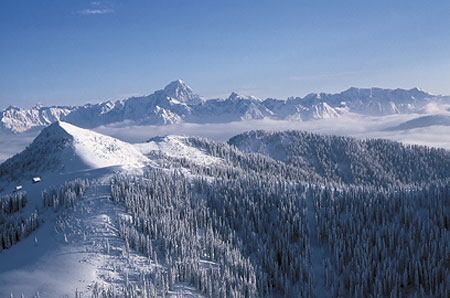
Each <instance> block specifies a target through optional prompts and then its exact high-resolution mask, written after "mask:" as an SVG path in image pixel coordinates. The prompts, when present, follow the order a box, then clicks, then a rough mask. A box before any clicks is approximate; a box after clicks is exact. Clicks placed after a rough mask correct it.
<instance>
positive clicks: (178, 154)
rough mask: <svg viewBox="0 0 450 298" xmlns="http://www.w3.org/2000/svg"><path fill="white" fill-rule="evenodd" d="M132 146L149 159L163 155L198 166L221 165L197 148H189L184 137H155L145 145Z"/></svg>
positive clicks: (217, 160) (217, 159) (216, 159)
mask: <svg viewBox="0 0 450 298" xmlns="http://www.w3.org/2000/svg"><path fill="white" fill-rule="evenodd" d="M134 146H135V147H136V149H138V150H139V151H140V152H141V153H142V154H144V155H145V156H147V157H149V158H150V159H155V158H159V157H160V156H161V155H163V156H166V157H171V158H177V159H188V160H189V161H191V162H193V163H195V164H199V165H212V164H221V163H223V161H222V160H221V159H219V158H216V157H213V156H211V155H209V154H207V153H206V152H204V151H202V150H200V149H198V148H195V147H192V146H189V145H188V144H187V143H186V137H180V136H166V137H155V138H152V139H150V140H149V141H148V142H146V143H141V144H135V145H134Z"/></svg>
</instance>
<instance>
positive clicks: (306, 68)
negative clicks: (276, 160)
mask: <svg viewBox="0 0 450 298" xmlns="http://www.w3.org/2000/svg"><path fill="white" fill-rule="evenodd" d="M449 33H450V1H447V0H445V1H444V0H435V1H419V0H410V1H403V0H399V1H396V0H390V1H385V0H379V1H362V0H359V1H345V0H343V1H321V0H316V1H312V0H311V1H302V0H298V1H291V0H273V1H265V0H259V1H250V0H239V1H235V0H226V1H223V0H217V1H213V0H209V1H206V0H205V1H203V0H178V1H175V0H145V1H144V0H130V1H119V0H111V1H107V0H104V1H102V0H99V1H82V0H77V1H75V0H28V1H24V0H3V1H1V2H0V38H1V43H0V109H1V108H5V107H7V106H9V105H17V106H21V107H29V106H32V105H34V104H36V103H38V102H40V103H43V104H45V105H65V104H74V105H76V104H85V103H88V102H91V103H95V102H99V101H104V100H116V99H121V98H126V97H129V96H131V95H138V94H149V93H152V92H153V91H155V90H157V89H161V88H163V87H164V86H165V85H166V84H168V83H169V82H171V81H173V80H176V79H182V80H184V81H185V82H187V83H188V84H189V85H190V86H191V87H192V88H193V89H194V90H195V91H196V92H197V93H199V94H200V95H203V96H205V97H207V98H211V97H226V96H227V95H229V94H230V93H231V92H232V91H236V92H238V93H242V94H247V95H255V96H258V97H261V98H267V97H275V98H281V99H283V98H287V97H288V96H304V95H306V94H307V93H311V92H322V91H323V92H330V93H334V92H339V91H342V90H345V89H347V88H349V87H351V86H355V87H375V86H376V87H384V88H397V87H399V88H412V87H415V86H417V87H420V88H422V89H425V90H427V91H430V92H432V93H437V94H450V84H449V83H450V82H449V79H450V38H449V36H450V34H449Z"/></svg>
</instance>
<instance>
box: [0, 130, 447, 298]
mask: <svg viewBox="0 0 450 298" xmlns="http://www.w3.org/2000/svg"><path fill="white" fill-rule="evenodd" d="M63 128H64V125H63ZM64 131H66V132H67V133H69V135H70V136H72V137H73V138H74V139H76V137H77V136H76V135H75V136H74V134H76V132H77V130H75V129H73V128H71V127H66V128H65V129H64ZM47 132H48V131H47ZM47 132H46V133H47ZM51 132H52V131H51V130H50V133H51ZM57 132H61V131H60V130H59V129H58V130H57ZM86 134H87V133H86V132H83V135H86ZM62 135H63V139H65V140H70V138H68V137H67V135H65V134H62ZM42 140H54V138H50V137H48V138H47V139H42ZM173 141H174V139H173V138H172V139H171V138H169V137H166V138H159V139H152V140H150V142H149V143H148V144H141V145H139V146H137V147H136V148H138V149H139V148H140V149H139V150H143V149H142V148H146V150H144V151H145V152H143V154H144V155H145V156H146V158H148V159H149V160H150V159H151V160H152V163H145V164H143V166H144V165H145V168H143V172H136V171H125V170H124V171H121V172H115V174H113V175H112V176H111V174H110V176H108V177H109V178H108V179H107V180H105V177H103V178H102V179H100V178H101V177H90V176H89V175H88V176H87V177H90V178H89V179H86V180H77V181H74V182H70V183H66V184H65V185H63V186H62V187H60V188H59V189H57V188H54V187H51V188H49V189H47V190H45V191H43V192H42V198H40V199H39V200H36V199H35V198H34V199H33V201H32V203H31V204H30V200H31V198H29V197H28V196H27V195H26V193H21V192H19V193H17V194H15V195H11V196H4V197H2V198H1V202H2V204H1V205H0V207H1V209H0V244H1V249H3V250H14V249H15V247H16V245H15V244H16V243H18V242H20V241H22V240H23V239H24V238H26V237H27V236H29V235H30V236H32V235H33V233H34V232H33V231H36V230H37V229H40V228H41V226H42V225H49V224H53V225H55V231H57V233H59V234H57V235H61V234H64V237H63V238H62V239H64V240H63V243H64V245H70V243H71V242H70V239H74V238H79V239H81V240H80V241H81V243H82V244H81V245H82V247H83V246H86V252H85V257H84V259H88V260H90V259H89V258H91V256H95V258H96V259H106V258H108V257H111V258H113V259H114V260H116V262H117V263H116V264H115V265H114V266H113V269H109V270H110V271H111V276H110V275H109V273H108V274H107V275H101V276H98V277H97V278H96V280H94V281H92V283H91V284H90V286H89V287H88V288H87V289H79V290H77V292H76V293H73V294H74V295H75V296H76V297H91V296H92V297H176V296H177V295H178V296H180V295H183V293H184V292H183V290H180V289H184V288H185V287H186V288H190V289H192V291H191V292H190V293H191V294H190V295H192V296H194V297H448V296H449V295H450V287H449V286H448V285H449V284H450V279H449V276H450V264H449V262H448V261H447V257H448V255H450V215H449V214H450V179H449V178H450V177H449V176H450V171H449V167H450V154H449V152H448V151H445V150H440V149H433V148H428V147H423V146H405V145H402V144H400V143H396V142H390V141H385V140H357V139H352V138H343V137H334V136H324V135H316V134H310V133H305V132H300V131H286V132H264V131H253V132H249V133H246V134H242V135H239V136H236V137H234V138H232V139H231V140H230V141H229V142H228V143H221V142H213V141H210V140H208V139H204V138H177V139H176V141H177V142H183V144H184V145H185V146H188V147H191V148H195V149H196V150H198V151H200V152H202V154H203V155H199V156H211V157H214V159H212V160H214V161H215V162H208V163H206V162H204V163H202V162H198V161H197V160H196V159H194V157H192V158H190V157H189V155H184V156H182V157H181V154H180V157H177V156H176V154H175V152H176V150H172V151H171V152H164V151H155V150H154V149H151V148H156V146H154V145H155V144H153V143H154V142H173ZM152 142H153V143H152ZM108 148H109V146H108ZM159 148H165V147H159ZM176 148H180V147H176ZM150 149H151V150H150ZM152 150H154V151H152ZM33 152H34V151H33ZM192 152H194V151H192ZM199 156H197V157H196V158H197V159H198V158H199ZM61 158H62V157H61ZM17 166H19V165H17ZM27 166H28V165H27V164H24V167H25V168H26V167H27ZM49 170H51V169H49ZM106 187H107V199H106V202H104V201H102V202H103V204H108V206H109V205H111V206H114V208H112V207H111V206H110V207H108V208H106V209H105V211H102V212H106V213H101V214H102V216H103V215H106V216H107V218H109V220H108V222H107V224H108V226H106V223H105V227H104V229H107V231H108V233H110V234H111V233H113V234H114V237H116V238H106V237H105V238H106V240H105V238H102V237H98V236H96V237H95V238H92V239H90V238H89V234H86V232H85V231H84V230H83V229H81V228H80V226H82V225H81V223H80V221H83V218H88V217H89V216H90V215H89V214H90V213H89V212H87V211H84V210H88V207H89V206H92V205H97V206H98V208H101V206H99V205H98V202H96V201H95V199H94V198H95V197H93V194H94V193H95V192H96V191H97V190H98V189H106ZM86 200H87V201H88V202H89V203H86ZM106 210H115V211H109V212H110V213H107V212H108V211H106ZM119 210H120V211H119ZM50 211H52V212H54V214H56V218H57V221H56V222H52V221H51V220H50V217H49V212H50ZM74 212H78V213H77V214H81V216H78V217H76V218H77V219H76V220H75V222H71V220H70V219H71V218H72V217H71V214H73V213H74ZM26 214H29V215H27V217H24V216H25V215H26ZM110 219H115V220H114V221H111V220H110ZM72 220H73V219H72ZM101 226H103V224H102V225H101ZM96 229H99V228H96ZM58 237H61V236H58ZM66 238H68V239H66ZM67 243H69V244H67ZM92 243H94V244H92ZM133 252H135V253H137V254H139V256H140V257H141V258H144V259H146V265H145V266H142V263H137V262H136V256H134V255H133ZM82 253H84V252H80V254H82ZM1 256H2V255H1V253H0V258H1ZM138 264H141V265H138ZM105 267H106V265H105ZM106 268H111V267H106ZM108 272H109V271H108ZM0 276H1V275H0ZM112 276H114V278H112ZM75 278H77V277H75ZM0 289H1V287H0Z"/></svg>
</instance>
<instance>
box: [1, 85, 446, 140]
mask: <svg viewBox="0 0 450 298" xmlns="http://www.w3.org/2000/svg"><path fill="white" fill-rule="evenodd" d="M449 103H450V97H448V96H441V95H432V94H429V93H427V92H424V91H422V90H420V89H418V88H413V89H410V90H404V89H395V90H392V89H381V88H350V89H348V90H346V91H343V92H341V93H338V94H326V93H320V94H309V95H307V96H305V97H303V98H301V97H290V98H288V99H287V100H280V99H266V100H261V99H259V98H256V97H254V96H242V95H238V94H237V93H234V92H233V93H231V95H230V96H229V97H228V98H226V99H208V100H206V99H203V98H202V97H200V96H199V95H197V94H196V93H195V92H194V91H193V90H192V88H191V87H189V86H188V85H187V84H185V83H184V82H183V81H181V80H177V81H174V82H172V83H170V84H169V85H167V86H166V87H165V88H163V89H161V90H158V91H156V92H154V93H153V94H151V95H148V96H142V97H132V98H129V99H125V100H118V101H116V102H111V101H108V102H102V103H98V104H88V105H84V106H75V107H43V106H36V107H33V108H31V109H21V108H17V107H9V108H7V109H5V110H4V111H2V112H1V114H0V132H1V131H3V132H12V133H21V132H25V131H28V130H30V129H32V128H38V129H41V128H43V127H45V126H47V125H49V124H51V123H53V122H54V121H58V120H62V121H65V122H69V123H72V124H74V125H76V126H79V127H83V128H95V127H99V126H102V125H109V124H114V123H121V122H124V121H127V122H131V123H134V124H136V125H148V124H151V125H166V124H173V123H186V122H187V123H228V122H232V121H241V120H252V119H264V118H270V119H275V120H290V121H309V120H316V119H323V118H338V117H340V116H341V115H343V114H346V113H349V112H351V113H357V114H361V115H369V116H384V115H392V114H410V113H420V114H425V113H427V109H426V107H427V105H429V104H433V105H435V106H437V108H438V109H443V106H444V105H445V104H449Z"/></svg>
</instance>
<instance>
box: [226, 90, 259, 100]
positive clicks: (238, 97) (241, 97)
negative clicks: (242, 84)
mask: <svg viewBox="0 0 450 298" xmlns="http://www.w3.org/2000/svg"><path fill="white" fill-rule="evenodd" d="M228 100H253V101H261V99H259V98H258V97H255V96H246V95H240V94H238V93H236V92H234V91H233V92H231V94H230V96H228Z"/></svg>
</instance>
